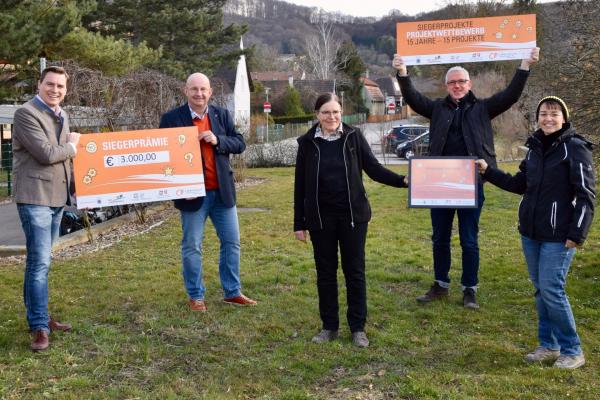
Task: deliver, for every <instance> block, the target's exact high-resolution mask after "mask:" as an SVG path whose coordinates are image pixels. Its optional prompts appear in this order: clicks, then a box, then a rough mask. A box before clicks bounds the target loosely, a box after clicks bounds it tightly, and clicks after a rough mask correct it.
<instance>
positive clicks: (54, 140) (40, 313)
mask: <svg viewBox="0 0 600 400" xmlns="http://www.w3.org/2000/svg"><path fill="white" fill-rule="evenodd" d="M67 78H68V76H67V73H66V72H65V70H64V69H63V68H60V67H48V68H46V69H45V70H44V71H42V76H41V78H40V81H39V82H38V95H37V96H35V98H34V99H33V100H31V101H29V102H27V103H26V104H24V105H23V107H21V108H19V109H18V110H17V111H16V112H15V118H14V129H13V176H14V198H15V202H16V203H17V210H18V212H19V218H20V219H21V225H22V226H23V231H24V233H25V240H26V247H27V260H26V262H25V280H24V287H23V299H24V301H25V309H26V311H27V322H28V324H29V328H30V330H31V332H32V333H33V341H32V342H31V349H32V350H33V351H42V350H46V349H47V348H48V346H49V344H50V342H49V339H48V334H49V333H50V331H55V330H62V331H68V330H69V329H71V327H70V326H69V325H68V324H61V323H60V322H58V321H56V320H53V319H52V318H50V316H49V315H48V272H49V271H50V258H51V251H52V243H53V242H54V241H55V240H56V238H57V237H58V233H59V228H60V221H61V219H62V213H63V207H64V206H65V204H71V193H72V191H71V185H72V182H71V169H72V163H71V159H72V158H73V157H75V154H76V153H77V143H78V142H79V133H76V132H69V118H68V116H67V114H66V113H65V111H64V110H62V109H61V107H60V103H61V102H62V101H63V99H64V98H65V94H66V93H67Z"/></svg>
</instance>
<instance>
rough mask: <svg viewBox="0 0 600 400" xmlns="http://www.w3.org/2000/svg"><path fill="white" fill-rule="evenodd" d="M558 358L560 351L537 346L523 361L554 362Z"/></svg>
mask: <svg viewBox="0 0 600 400" xmlns="http://www.w3.org/2000/svg"><path fill="white" fill-rule="evenodd" d="M559 357H560V351H558V350H551V349H549V348H547V347H543V346H539V347H538V348H537V349H535V350H534V351H533V353H529V354H527V355H526V356H525V361H527V362H528V363H535V362H545V361H554V360H556V359H557V358H559Z"/></svg>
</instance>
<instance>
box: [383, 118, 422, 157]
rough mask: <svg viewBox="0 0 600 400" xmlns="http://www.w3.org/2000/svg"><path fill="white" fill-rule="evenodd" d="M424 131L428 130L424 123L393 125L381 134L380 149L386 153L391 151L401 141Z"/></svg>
mask: <svg viewBox="0 0 600 400" xmlns="http://www.w3.org/2000/svg"><path fill="white" fill-rule="evenodd" d="M424 132H429V127H428V126H425V125H400V126H394V127H392V129H390V130H389V131H387V133H386V134H385V135H383V140H382V149H383V151H385V152H386V153H392V152H394V151H395V150H396V147H398V145H399V144H400V143H402V142H405V141H407V140H410V139H413V138H415V137H417V136H419V135H420V134H422V133H424Z"/></svg>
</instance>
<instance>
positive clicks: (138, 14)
mask: <svg viewBox="0 0 600 400" xmlns="http://www.w3.org/2000/svg"><path fill="white" fill-rule="evenodd" d="M225 2H226V0H173V1H169V2H164V1H162V0H144V1H142V0H120V1H112V0H98V10H97V11H96V12H94V13H92V14H91V15H89V16H87V17H86V18H85V22H86V23H87V26H88V27H89V29H96V30H98V31H99V32H101V33H102V34H107V35H114V36H115V37H117V38H121V39H126V40H129V41H130V42H131V43H133V44H139V43H142V42H145V43H146V44H147V46H148V47H150V48H152V49H156V50H158V49H161V51H162V58H161V60H160V61H158V63H157V65H156V67H158V68H159V69H160V70H162V71H163V72H166V73H168V74H170V75H173V76H177V77H179V78H184V77H185V76H187V75H188V74H189V73H191V72H194V71H200V72H204V73H206V74H211V73H212V72H213V71H214V69H216V68H217V67H218V66H219V65H221V64H223V63H227V62H230V61H233V60H234V59H236V58H237V57H238V56H239V54H240V51H239V50H238V49H237V47H234V46H236V45H237V44H238V43H239V39H240V35H241V34H242V33H244V32H245V30H246V28H245V27H240V26H237V25H233V24H231V25H228V26H224V25H223V12H222V10H221V9H222V7H223V6H224V4H225ZM228 45H229V46H231V48H234V50H231V49H227V48H226V47H227V46H228Z"/></svg>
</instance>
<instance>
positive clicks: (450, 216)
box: [431, 184, 485, 287]
mask: <svg viewBox="0 0 600 400" xmlns="http://www.w3.org/2000/svg"><path fill="white" fill-rule="evenodd" d="M478 196H479V199H478V207H477V208H432V209H431V226H432V228H433V235H432V237H431V239H432V242H433V270H434V272H435V280H436V281H439V282H445V283H450V276H449V274H448V273H449V272H450V261H451V253H450V238H451V236H452V223H453V221H454V214H455V213H456V214H458V234H459V237H460V246H461V248H462V277H461V280H460V281H461V284H462V286H465V287H475V286H477V283H478V282H479V279H478V273H479V244H478V234H479V217H480V216H481V208H482V207H483V202H484V200H485V196H484V194H483V185H482V184H479V185H478Z"/></svg>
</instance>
